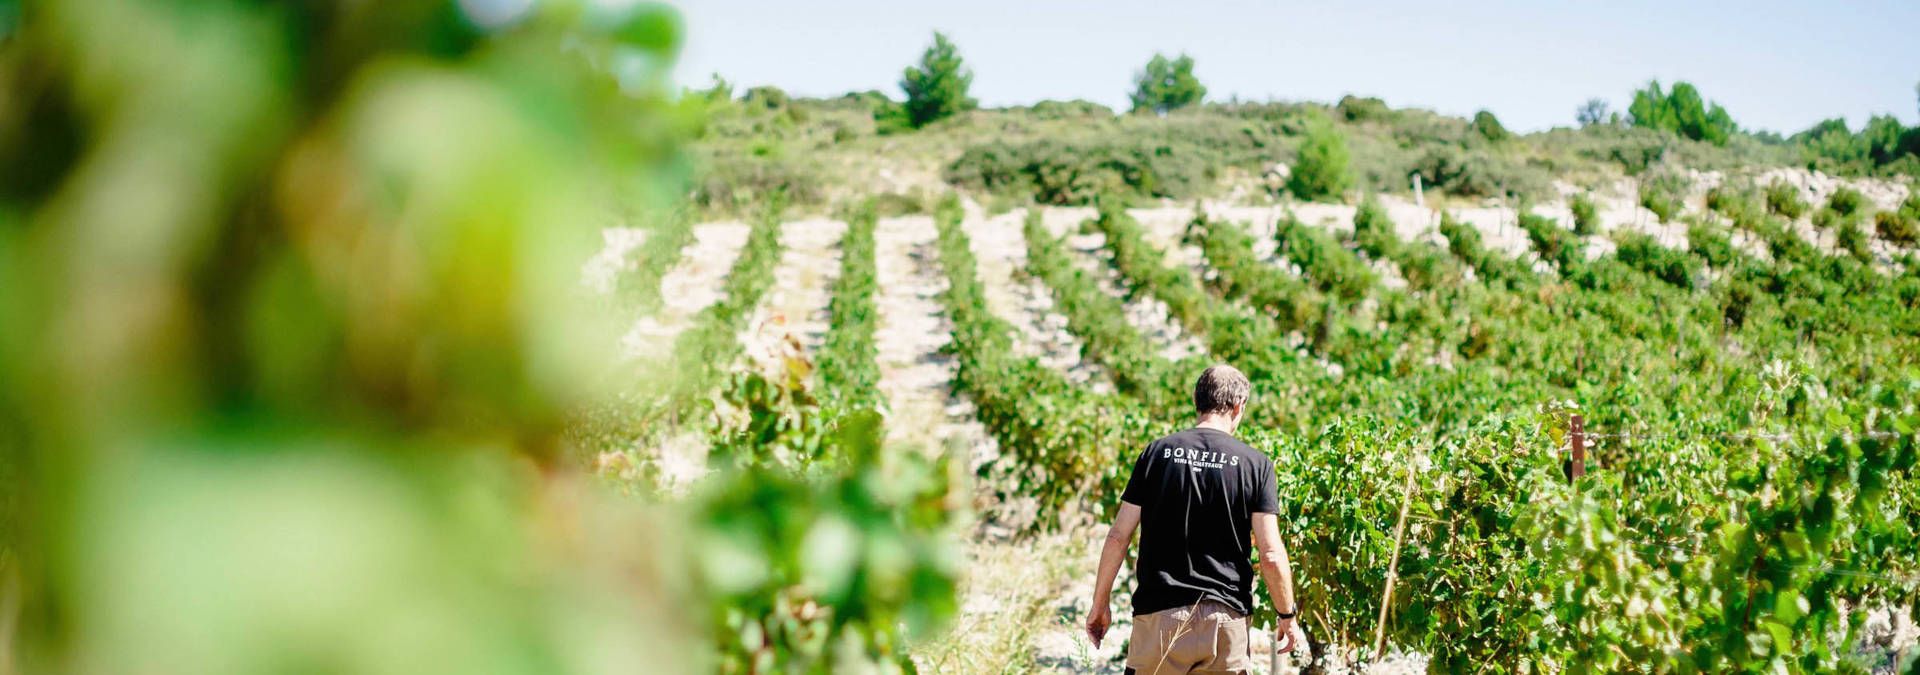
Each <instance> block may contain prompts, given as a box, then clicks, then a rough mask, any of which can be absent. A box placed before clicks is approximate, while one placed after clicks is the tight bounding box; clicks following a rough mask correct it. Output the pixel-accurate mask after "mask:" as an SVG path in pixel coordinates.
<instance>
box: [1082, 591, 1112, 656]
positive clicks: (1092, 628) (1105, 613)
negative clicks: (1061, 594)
mask: <svg viewBox="0 0 1920 675" xmlns="http://www.w3.org/2000/svg"><path fill="white" fill-rule="evenodd" d="M1112 624H1113V609H1112V608H1110V607H1108V606H1107V599H1106V598H1098V599H1096V600H1094V601H1093V609H1092V610H1090V611H1088V612H1087V637H1088V638H1090V639H1092V640H1093V648H1094V649H1099V648H1100V641H1101V640H1102V639H1105V638H1106V637H1107V626H1109V625H1112Z"/></svg>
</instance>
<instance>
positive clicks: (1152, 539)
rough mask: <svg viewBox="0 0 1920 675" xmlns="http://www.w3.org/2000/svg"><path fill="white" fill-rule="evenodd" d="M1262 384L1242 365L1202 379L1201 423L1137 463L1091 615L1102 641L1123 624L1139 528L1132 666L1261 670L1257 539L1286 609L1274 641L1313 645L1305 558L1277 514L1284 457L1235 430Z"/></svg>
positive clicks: (1104, 555)
mask: <svg viewBox="0 0 1920 675" xmlns="http://www.w3.org/2000/svg"><path fill="white" fill-rule="evenodd" d="M1251 388H1252V387H1251V384H1250V383H1248V382H1247V376H1246V375H1244V374H1242V373H1241V372H1240V371H1239V370H1235V369H1234V368H1233V367H1232V366H1228V365H1216V366H1213V367H1210V368H1208V369H1207V370H1206V372H1203V373H1201V374H1200V381H1199V382H1198V383H1196V384H1195V385H1194V387H1193V405H1194V408H1195V410H1196V411H1198V412H1199V414H1200V421H1199V424H1197V425H1195V426H1194V428H1192V429H1188V430H1186V431H1182V432H1179V433H1175V434H1173V435H1171V436H1167V437H1166V438H1162V439H1160V440H1157V441H1154V442H1153V443H1152V444H1150V445H1148V446H1147V449H1146V451H1145V452H1142V453H1140V458H1139V459H1137V460H1134V463H1133V477H1132V478H1130V479H1128V480H1127V488H1126V491H1125V492H1123V493H1121V495H1120V513H1119V515H1118V516H1116V517H1115V518H1114V522H1113V527H1112V529H1110V530H1108V531H1107V542H1106V546H1105V547H1104V548H1102V549H1101V551H1100V569H1099V571H1098V572H1097V573H1096V575H1095V577H1094V581H1093V610H1092V611H1091V612H1089V613H1088V615H1087V637H1089V638H1092V640H1093V644H1094V646H1095V647H1098V646H1100V641H1101V639H1102V638H1104V637H1106V634H1107V627H1108V626H1109V625H1111V624H1112V622H1113V611H1112V609H1111V607H1110V605H1111V602H1112V597H1113V578H1114V575H1116V574H1118V573H1119V572H1120V562H1121V561H1122V560H1123V559H1124V558H1125V557H1126V555H1127V547H1128V545H1130V544H1132V543H1133V531H1134V528H1136V527H1138V528H1139V529H1140V560H1139V563H1138V567H1137V569H1136V572H1138V573H1137V574H1136V575H1135V578H1136V581H1137V585H1136V586H1135V588H1134V592H1133V637H1132V641H1131V643H1130V644H1129V645H1128V648H1127V673H1128V675H1133V674H1134V673H1140V674H1141V675H1166V674H1168V673H1247V672H1250V671H1251V670H1252V667H1253V658H1252V654H1251V653H1250V652H1249V651H1248V644H1247V643H1248V639H1247V613H1248V612H1249V611H1250V610H1252V608H1253V565H1252V564H1250V563H1249V562H1248V559H1249V558H1251V557H1252V556H1251V554H1252V552H1253V547H1257V548H1258V551H1259V554H1260V576H1261V577H1263V578H1265V579H1266V583H1267V592H1268V593H1270V594H1271V598H1272V600H1273V606H1274V607H1276V608H1279V616H1280V623H1279V625H1277V626H1276V627H1275V630H1274V635H1275V638H1276V640H1275V643H1274V648H1275V649H1277V650H1279V651H1281V652H1288V651H1292V650H1293V649H1294V648H1295V647H1296V646H1298V645H1300V644H1301V643H1302V642H1303V638H1304V635H1302V634H1301V633H1300V631H1299V628H1298V627H1297V626H1296V625H1295V623H1294V615H1295V614H1296V613H1297V612H1298V611H1299V608H1298V607H1297V606H1296V605H1295V604H1294V599H1293V566H1292V565H1291V564H1290V563H1289V562H1288V561H1287V550H1286V547H1284V546H1282V545H1281V544H1280V525H1279V520H1278V518H1277V517H1276V516H1275V515H1274V514H1275V513H1276V512H1278V511H1279V509H1280V504H1279V499H1278V497H1277V495H1275V493H1274V473H1273V460H1271V459H1269V458H1268V457H1267V456H1266V455H1263V454H1260V453H1259V452H1256V451H1254V449H1253V448H1250V447H1247V445H1246V444H1245V443H1241V442H1240V441H1239V440H1238V439H1236V438H1234V437H1233V431H1234V429H1235V427H1237V426H1239V424H1240V417H1241V415H1243V414H1245V412H1246V408H1247V394H1248V392H1249V390H1250V389H1251ZM1249 532H1251V533H1252V537H1251V539H1252V541H1248V539H1249V537H1248V533H1249ZM1281 636H1285V637H1284V638H1282V637H1281Z"/></svg>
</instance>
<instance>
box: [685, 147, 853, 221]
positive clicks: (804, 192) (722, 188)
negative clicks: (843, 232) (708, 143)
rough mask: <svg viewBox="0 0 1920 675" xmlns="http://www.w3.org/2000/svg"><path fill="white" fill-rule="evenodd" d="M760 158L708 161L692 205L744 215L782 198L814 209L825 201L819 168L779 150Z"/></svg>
mask: <svg viewBox="0 0 1920 675" xmlns="http://www.w3.org/2000/svg"><path fill="white" fill-rule="evenodd" d="M770 147H771V148H772V149H770V150H768V151H766V152H763V153H759V154H740V153H724V154H717V155H714V156H711V157H707V158H705V160H704V161H701V162H699V169H698V170H697V171H696V172H695V174H694V175H695V176H697V178H696V180H695V182H694V184H693V203H694V205H695V206H697V207H698V208H700V209H701V210H704V211H709V212H720V213H734V214H741V213H747V212H750V211H751V210H752V209H753V208H754V205H756V204H763V203H765V202H766V201H767V200H769V199H773V198H775V197H776V196H779V197H781V198H783V199H784V200H785V202H784V203H786V204H789V205H793V206H801V207H806V206H814V205H818V204H820V203H821V201H822V199H823V198H824V197H825V194H826V188H825V186H824V184H823V183H822V182H821V172H820V171H819V170H818V167H815V166H813V165H812V164H811V163H808V162H804V161H801V160H796V159H791V158H788V157H786V156H785V155H784V153H782V152H780V151H779V150H778V146H770Z"/></svg>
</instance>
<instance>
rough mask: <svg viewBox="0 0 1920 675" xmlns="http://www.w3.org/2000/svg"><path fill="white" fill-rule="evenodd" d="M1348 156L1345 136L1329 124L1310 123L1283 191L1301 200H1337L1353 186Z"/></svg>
mask: <svg viewBox="0 0 1920 675" xmlns="http://www.w3.org/2000/svg"><path fill="white" fill-rule="evenodd" d="M1348 156H1349V155H1348V153H1347V139H1346V137H1345V136H1342V135H1341V134H1340V132H1339V131H1338V130H1336V129H1334V128H1333V125H1332V124H1331V123H1328V122H1325V121H1316V122H1313V123H1310V124H1309V125H1308V126H1307V134H1306V140H1305V142H1303V143H1302V144H1301V146H1300V158H1299V160H1298V161H1296V162H1295V163H1294V166H1293V173H1292V175H1291V176H1289V177H1288V178H1287V192H1290V193H1292V194H1293V196H1295V197H1299V198H1301V199H1308V200H1314V199H1331V200H1333V201H1339V200H1341V199H1342V198H1343V196H1344V193H1345V192H1346V191H1347V186H1349V185H1352V184H1353V178H1352V174H1351V173H1350V172H1349V171H1350V170H1349V169H1348V168H1347V158H1348Z"/></svg>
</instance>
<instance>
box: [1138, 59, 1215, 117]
mask: <svg viewBox="0 0 1920 675" xmlns="http://www.w3.org/2000/svg"><path fill="white" fill-rule="evenodd" d="M1206 97H1207V86H1206V85H1204V84H1200V78H1197V77H1194V76H1193V57H1191V56H1187V55H1186V54H1181V55H1180V57H1179V58H1174V59H1169V58H1167V57H1166V56H1165V55H1162V54H1157V53H1156V54H1154V55H1153V58H1151V59H1148V60H1147V67H1146V68H1145V69H1144V70H1141V71H1140V72H1139V73H1138V74H1136V75H1135V76H1134V78H1133V93H1132V94H1129V95H1128V98H1129V99H1130V100H1132V101H1133V111H1134V112H1141V111H1148V112H1153V113H1157V114H1161V115H1165V114H1167V112H1168V111H1170V110H1174V109H1176V108H1184V107H1186V106H1189V105H1192V104H1195V103H1199V102H1200V99H1203V98H1206Z"/></svg>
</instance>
